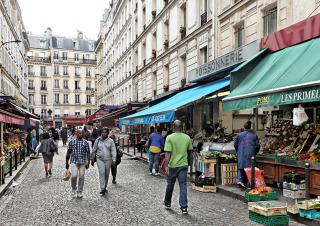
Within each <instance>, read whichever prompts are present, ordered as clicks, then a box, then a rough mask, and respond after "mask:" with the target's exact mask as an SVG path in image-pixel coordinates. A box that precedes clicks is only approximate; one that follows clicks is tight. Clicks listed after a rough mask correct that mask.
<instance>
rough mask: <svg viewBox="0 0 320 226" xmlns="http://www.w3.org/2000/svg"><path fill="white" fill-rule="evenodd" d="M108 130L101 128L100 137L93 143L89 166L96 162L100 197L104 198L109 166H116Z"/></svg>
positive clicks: (112, 144) (114, 151)
mask: <svg viewBox="0 0 320 226" xmlns="http://www.w3.org/2000/svg"><path fill="white" fill-rule="evenodd" d="M108 135H109V129H107V128H103V129H102V131H101V137H98V138H97V139H96V141H95V142H94V145H93V149H92V153H91V165H92V166H94V163H95V162H97V166H98V172H99V180H100V189H101V191H100V195H101V196H104V195H105V194H106V192H108V191H107V185H108V180H109V174H110V168H111V165H115V164H116V158H117V150H116V146H115V143H114V141H113V140H112V139H111V138H109V137H108Z"/></svg>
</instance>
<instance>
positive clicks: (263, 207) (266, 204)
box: [248, 201, 287, 217]
mask: <svg viewBox="0 0 320 226" xmlns="http://www.w3.org/2000/svg"><path fill="white" fill-rule="evenodd" d="M248 210H249V211H252V212H255V213H257V214H260V215H263V216H266V217H269V216H282V215H287V205H286V204H283V203H281V202H279V201H261V202H249V203H248Z"/></svg>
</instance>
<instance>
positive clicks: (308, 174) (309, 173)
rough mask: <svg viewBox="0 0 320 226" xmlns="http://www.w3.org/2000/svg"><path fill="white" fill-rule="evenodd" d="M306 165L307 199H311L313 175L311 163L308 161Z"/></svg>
mask: <svg viewBox="0 0 320 226" xmlns="http://www.w3.org/2000/svg"><path fill="white" fill-rule="evenodd" d="M304 166H305V174H306V199H309V198H310V176H311V170H310V163H309V162H306V163H305V164H304Z"/></svg>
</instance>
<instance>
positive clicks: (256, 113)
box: [253, 108, 259, 131]
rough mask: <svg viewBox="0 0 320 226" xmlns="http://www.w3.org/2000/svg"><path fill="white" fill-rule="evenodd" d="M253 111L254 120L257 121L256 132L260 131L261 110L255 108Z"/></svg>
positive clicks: (255, 124)
mask: <svg viewBox="0 0 320 226" xmlns="http://www.w3.org/2000/svg"><path fill="white" fill-rule="evenodd" d="M253 111H254V119H255V123H254V130H255V131H258V123H259V109H258V108H254V109H253Z"/></svg>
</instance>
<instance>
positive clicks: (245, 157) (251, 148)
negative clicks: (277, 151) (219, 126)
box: [234, 121, 260, 188]
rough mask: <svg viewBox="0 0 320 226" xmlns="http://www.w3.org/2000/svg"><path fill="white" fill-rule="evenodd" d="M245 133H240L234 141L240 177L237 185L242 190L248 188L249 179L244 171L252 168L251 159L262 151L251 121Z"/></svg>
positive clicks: (246, 125) (245, 126)
mask: <svg viewBox="0 0 320 226" xmlns="http://www.w3.org/2000/svg"><path fill="white" fill-rule="evenodd" d="M244 129H245V130H244V131H243V132H241V133H239V134H238V135H237V136H236V138H235V140H234V148H235V149H236V152H237V161H238V175H237V184H238V186H239V187H241V188H246V187H247V186H248V178H247V176H246V173H245V171H244V169H245V168H247V167H251V157H252V156H255V155H256V154H257V153H258V152H259V150H260V143H259V138H258V136H257V134H256V133H255V132H254V131H253V130H251V121H248V122H246V123H245V124H244Z"/></svg>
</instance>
